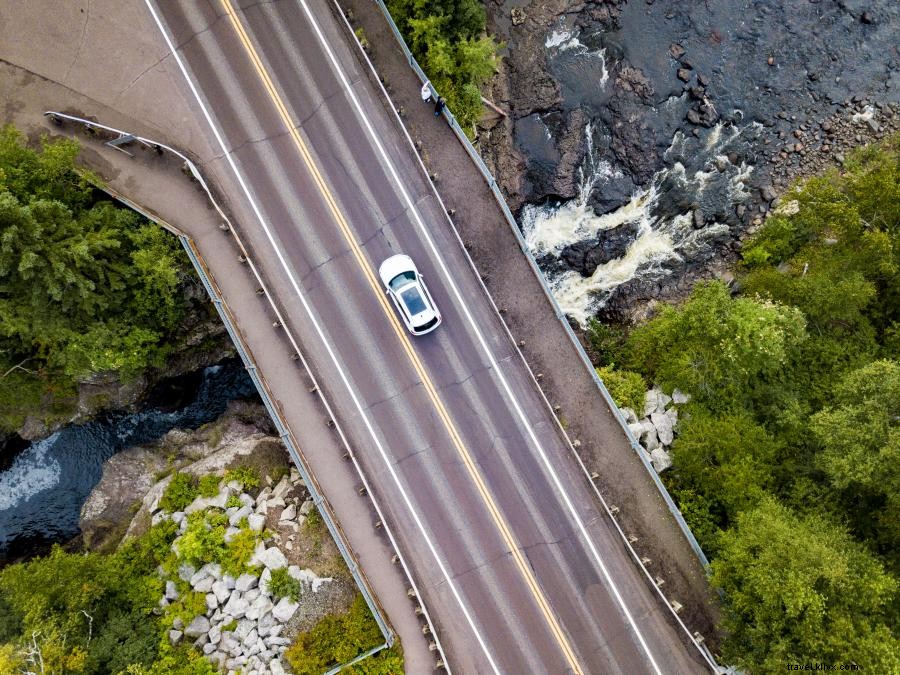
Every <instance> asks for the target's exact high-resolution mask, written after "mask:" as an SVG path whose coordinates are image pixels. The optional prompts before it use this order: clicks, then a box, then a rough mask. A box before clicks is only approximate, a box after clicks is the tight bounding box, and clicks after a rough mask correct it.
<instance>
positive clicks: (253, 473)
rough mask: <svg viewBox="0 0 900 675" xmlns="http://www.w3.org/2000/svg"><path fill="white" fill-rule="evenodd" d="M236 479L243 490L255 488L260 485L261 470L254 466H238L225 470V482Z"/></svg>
mask: <svg viewBox="0 0 900 675" xmlns="http://www.w3.org/2000/svg"><path fill="white" fill-rule="evenodd" d="M233 480H236V481H237V482H238V483H240V484H241V488H242V489H243V490H245V491H246V490H255V489H256V488H258V487H259V471H257V470H256V469H254V468H253V467H252V466H236V467H233V468H231V469H228V470H227V471H226V472H225V482H226V483H230V482H231V481H233Z"/></svg>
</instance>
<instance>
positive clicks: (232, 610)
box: [222, 591, 250, 619]
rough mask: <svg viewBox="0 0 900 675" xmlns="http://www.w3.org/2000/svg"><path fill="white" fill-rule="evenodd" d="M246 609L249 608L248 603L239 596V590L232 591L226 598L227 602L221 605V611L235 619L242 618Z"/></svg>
mask: <svg viewBox="0 0 900 675" xmlns="http://www.w3.org/2000/svg"><path fill="white" fill-rule="evenodd" d="M248 609H250V603H249V602H247V601H246V600H244V598H243V597H241V593H240V591H234V592H233V593H232V594H231V597H230V598H228V602H226V603H225V606H224V607H222V611H223V612H225V613H226V614H228V615H229V616H232V617H234V618H235V619H241V618H243V617H244V615H245V614H246V613H247V610H248Z"/></svg>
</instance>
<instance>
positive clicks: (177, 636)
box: [169, 630, 183, 647]
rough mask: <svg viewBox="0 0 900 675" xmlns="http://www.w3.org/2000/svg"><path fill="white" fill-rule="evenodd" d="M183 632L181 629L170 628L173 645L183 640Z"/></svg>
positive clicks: (170, 640) (170, 639) (170, 641)
mask: <svg viewBox="0 0 900 675" xmlns="http://www.w3.org/2000/svg"><path fill="white" fill-rule="evenodd" d="M182 635H183V633H182V632H181V631H180V630H170V631H169V644H170V645H172V646H173V647H174V646H175V645H177V644H178V643H179V642H180V641H181V636H182Z"/></svg>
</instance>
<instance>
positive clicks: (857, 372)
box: [587, 136, 900, 672]
mask: <svg viewBox="0 0 900 675" xmlns="http://www.w3.org/2000/svg"><path fill="white" fill-rule="evenodd" d="M898 186H900V136H895V137H893V138H891V139H888V140H887V141H886V142H885V143H884V144H883V145H882V146H881V147H879V148H866V149H863V150H861V151H859V152H858V153H855V154H854V155H852V156H851V157H850V158H848V161H847V162H846V164H845V166H844V172H843V173H838V172H837V171H831V172H829V173H827V174H825V175H824V176H821V177H818V178H814V179H811V180H809V181H806V182H805V183H803V184H801V185H798V186H797V187H795V188H794V189H793V190H792V191H791V192H790V193H789V194H787V195H786V196H785V197H784V198H783V200H782V201H783V202H784V206H782V207H780V208H779V209H778V210H777V211H776V212H775V214H774V215H773V216H772V217H770V218H769V219H768V220H767V221H766V224H765V225H764V226H763V227H762V228H761V230H760V231H759V232H758V233H757V234H756V235H755V236H754V237H753V239H752V240H751V241H750V242H749V243H748V245H747V246H746V247H745V250H744V259H743V278H742V279H741V288H742V290H741V293H742V295H741V296H739V297H734V298H733V297H731V296H730V295H729V294H728V292H727V291H726V289H725V288H724V286H722V285H720V284H701V285H699V286H698V287H697V288H696V289H695V291H694V293H693V294H692V296H691V297H690V298H689V299H688V300H687V301H686V302H685V303H684V304H683V305H682V306H681V307H667V308H664V309H663V310H662V311H661V312H660V313H659V314H658V315H657V316H656V317H655V318H654V319H652V320H650V321H649V322H648V323H647V324H645V325H643V326H641V327H639V328H637V329H635V330H634V331H632V333H631V334H630V335H628V336H627V338H626V339H625V340H624V342H623V341H620V340H619V339H618V338H617V336H616V335H615V333H613V332H611V331H608V330H606V329H605V328H603V327H597V326H591V327H590V328H589V330H588V332H587V337H588V341H589V343H590V344H591V346H592V347H593V348H594V350H595V352H596V353H597V354H598V355H599V356H600V360H601V362H605V363H606V364H611V363H613V362H615V363H616V365H617V366H618V365H622V366H625V367H627V368H630V369H632V370H635V371H637V372H639V373H640V374H641V375H642V376H643V377H644V378H645V380H646V381H655V382H659V383H660V384H661V385H662V386H663V387H664V388H665V389H667V390H670V389H671V388H673V387H676V386H677V387H678V388H680V389H682V390H683V391H685V392H687V393H690V394H692V395H693V399H692V402H691V404H690V405H689V406H688V407H686V408H682V410H683V412H684V413H687V414H682V416H681V421H680V425H679V435H678V437H677V438H676V439H675V442H674V444H673V448H672V458H673V462H674V464H673V468H672V469H671V470H670V471H668V472H666V474H664V475H663V479H664V480H665V482H666V484H667V485H668V486H669V488H670V490H671V492H672V495H673V496H674V498H675V500H676V501H677V503H678V504H679V507H680V508H681V510H682V512H683V513H684V515H685V518H686V520H687V522H688V523H689V524H690V525H691V527H692V528H693V530H694V533H695V535H696V536H697V537H698V539H699V541H700V542H701V543H702V545H703V546H704V548H705V550H706V551H707V553H709V554H711V556H712V557H713V569H714V575H713V582H714V583H715V584H716V585H717V586H719V587H720V588H721V589H722V590H723V591H724V593H725V603H726V619H725V622H724V625H723V628H724V633H725V635H726V644H725V648H724V656H725V660H727V661H729V662H734V663H737V664H738V665H742V666H745V667H747V668H748V669H750V670H752V671H753V672H769V671H772V670H776V669H777V670H782V669H783V667H784V663H802V662H809V661H818V662H829V661H833V662H839V661H847V660H848V659H850V658H852V659H853V660H854V661H856V662H858V663H860V664H861V665H864V669H867V670H873V671H875V672H900V651H898V643H897V637H896V635H895V634H894V633H893V632H892V629H893V628H894V627H896V626H897V625H900V622H898V616H897V612H898V607H900V599H898V596H897V594H896V592H895V590H896V586H897V580H896V575H898V574H900V497H898V495H900V471H898V470H897V468H896V467H897V466H898V459H900V430H898V429H900V423H898V421H900V364H898V356H900V351H898V350H900V273H898V269H900V227H898V225H900V209H898V208H897V203H898V192H900V187H898Z"/></svg>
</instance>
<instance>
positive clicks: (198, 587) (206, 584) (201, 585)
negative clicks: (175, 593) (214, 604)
mask: <svg viewBox="0 0 900 675" xmlns="http://www.w3.org/2000/svg"><path fill="white" fill-rule="evenodd" d="M215 581H216V580H215V579H214V578H213V577H211V576H207V577H203V578H202V579H201V580H200V581H198V582H197V583H196V584H191V585H192V586H193V587H194V590H195V591H197V593H209V592H210V590H212V586H213V584H214V583H215Z"/></svg>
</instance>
